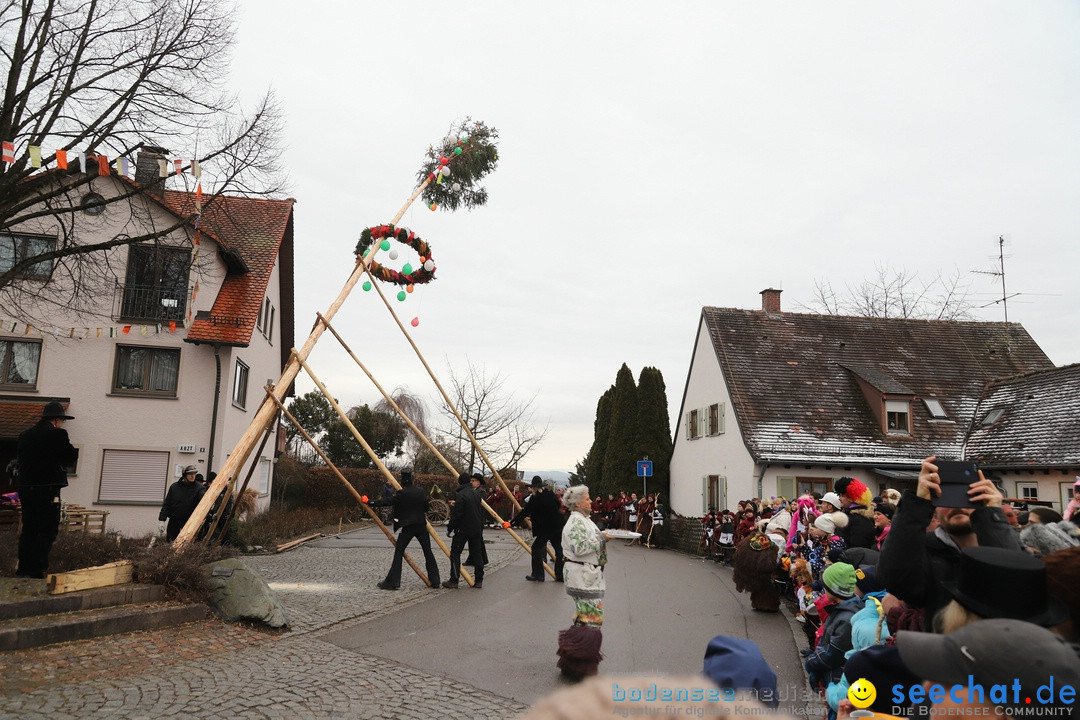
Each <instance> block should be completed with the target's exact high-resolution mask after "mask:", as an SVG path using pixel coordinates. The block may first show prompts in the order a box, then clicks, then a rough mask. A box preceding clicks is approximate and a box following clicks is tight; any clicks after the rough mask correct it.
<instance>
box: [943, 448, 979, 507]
mask: <svg viewBox="0 0 1080 720" xmlns="http://www.w3.org/2000/svg"><path fill="white" fill-rule="evenodd" d="M934 464H935V465H937V468H938V477H940V478H941V497H938V498H934V500H933V503H934V507H951V508H973V507H979V506H980V505H981V504H982V503H974V502H972V501H971V498H970V497H969V496H968V489H969V488H968V486H969V485H971V483H973V482H978V480H979V465H978V463H974V462H968V461H966V460H936V461H935V462H934Z"/></svg>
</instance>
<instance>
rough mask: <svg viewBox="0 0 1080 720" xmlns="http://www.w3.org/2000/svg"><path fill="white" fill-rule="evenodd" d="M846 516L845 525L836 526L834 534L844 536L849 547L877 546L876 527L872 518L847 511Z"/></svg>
mask: <svg viewBox="0 0 1080 720" xmlns="http://www.w3.org/2000/svg"><path fill="white" fill-rule="evenodd" d="M847 518H848V524H847V527H845V528H837V529H836V534H837V535H839V536H840V537H842V538H844V542H845V543H847V546H848V547H849V548H855V547H860V548H875V547H877V528H875V527H874V521H873V520H871V519H870V518H868V517H866V516H865V515H860V514H858V513H854V512H849V513H847Z"/></svg>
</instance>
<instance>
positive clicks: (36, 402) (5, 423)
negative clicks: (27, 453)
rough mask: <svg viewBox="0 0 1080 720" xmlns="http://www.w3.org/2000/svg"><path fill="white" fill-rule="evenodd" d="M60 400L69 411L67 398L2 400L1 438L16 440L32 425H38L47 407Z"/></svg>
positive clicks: (0, 407)
mask: <svg viewBox="0 0 1080 720" xmlns="http://www.w3.org/2000/svg"><path fill="white" fill-rule="evenodd" d="M53 400H58V401H59V402H61V403H62V404H63V405H64V409H65V410H67V407H68V403H69V402H70V400H68V399H67V398H40V397H35V398H34V399H33V400H30V399H26V400H12V399H10V398H4V399H2V400H0V438H3V439H5V440H7V439H12V440H13V439H15V438H17V437H19V434H20V433H22V431H23V430H25V429H27V428H28V427H30V426H31V425H36V424H37V421H38V420H40V419H41V413H43V412H45V405H46V404H48V403H50V402H52V401H53Z"/></svg>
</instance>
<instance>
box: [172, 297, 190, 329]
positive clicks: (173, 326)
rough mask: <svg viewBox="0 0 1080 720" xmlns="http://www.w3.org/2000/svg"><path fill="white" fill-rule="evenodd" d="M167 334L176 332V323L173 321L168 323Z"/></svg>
mask: <svg viewBox="0 0 1080 720" xmlns="http://www.w3.org/2000/svg"><path fill="white" fill-rule="evenodd" d="M192 299H193V300H194V298H192ZM169 332H171V333H174V332H176V321H175V320H170V321H169Z"/></svg>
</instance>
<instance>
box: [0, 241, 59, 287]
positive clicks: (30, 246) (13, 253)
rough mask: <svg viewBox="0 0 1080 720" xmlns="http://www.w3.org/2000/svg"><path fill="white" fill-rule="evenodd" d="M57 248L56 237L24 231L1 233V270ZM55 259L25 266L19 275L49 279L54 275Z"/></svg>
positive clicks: (34, 278) (25, 277) (33, 278)
mask: <svg viewBox="0 0 1080 720" xmlns="http://www.w3.org/2000/svg"><path fill="white" fill-rule="evenodd" d="M55 249H56V238H55V237H52V236H42V235H25V234H23V233H0V272H5V271H7V270H10V269H11V268H13V267H15V265H16V264H17V263H20V262H22V261H23V260H25V259H27V258H32V257H35V256H37V255H41V254H42V253H47V252H49V251H51V250H55ZM52 269H53V261H52V260H43V261H41V262H39V263H34V264H33V265H31V266H30V267H27V268H23V269H22V270H21V271H20V272H19V273H18V277H20V278H23V279H29V280H48V279H49V277H50V276H51V275H52Z"/></svg>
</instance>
